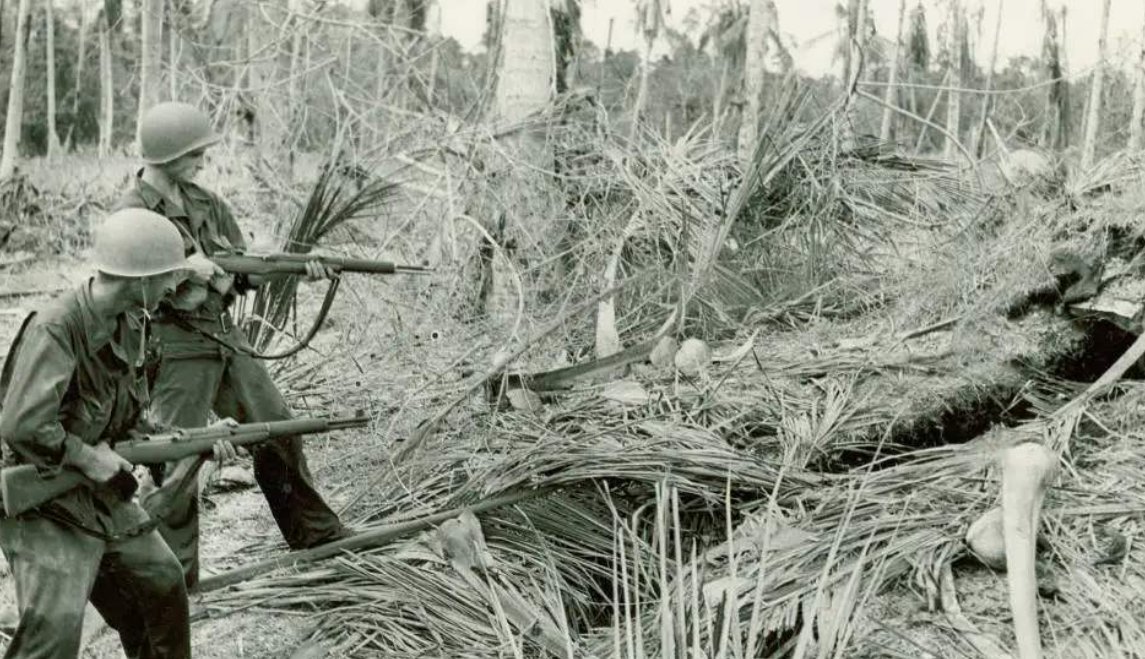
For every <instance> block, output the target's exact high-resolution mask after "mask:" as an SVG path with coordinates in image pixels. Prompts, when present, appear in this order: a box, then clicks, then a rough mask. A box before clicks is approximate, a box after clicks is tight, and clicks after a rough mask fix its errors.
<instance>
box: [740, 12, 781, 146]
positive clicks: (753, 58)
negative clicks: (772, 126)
mask: <svg viewBox="0 0 1145 659" xmlns="http://www.w3.org/2000/svg"><path fill="white" fill-rule="evenodd" d="M773 29H775V5H774V4H773V3H772V1H771V0H752V1H751V8H750V9H749V13H748V21H747V35H746V41H747V57H746V59H745V61H744V74H743V75H744V93H745V95H746V96H747V99H746V101H747V102H746V104H745V107H744V113H743V116H742V117H741V118H740V126H739V141H738V151H739V159H740V163H742V164H744V165H745V166H746V165H747V163H748V161H749V160H751V153H752V150H753V149H754V148H755V140H756V130H757V129H758V127H759V118H760V114H761V108H762V106H763V87H764V81H765V79H766V77H767V37H768V34H769V33H770V32H771V31H772V30H773Z"/></svg>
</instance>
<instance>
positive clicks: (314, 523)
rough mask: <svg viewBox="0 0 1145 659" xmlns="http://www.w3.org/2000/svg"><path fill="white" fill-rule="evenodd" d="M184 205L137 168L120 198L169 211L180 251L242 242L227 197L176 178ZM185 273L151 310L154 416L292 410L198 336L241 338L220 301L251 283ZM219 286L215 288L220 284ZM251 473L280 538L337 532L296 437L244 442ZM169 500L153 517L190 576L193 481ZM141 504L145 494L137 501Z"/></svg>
mask: <svg viewBox="0 0 1145 659" xmlns="http://www.w3.org/2000/svg"><path fill="white" fill-rule="evenodd" d="M174 185H177V186H178V188H179V192H180V194H181V196H182V198H183V200H184V201H183V207H182V208H180V207H179V206H177V205H175V204H172V203H171V202H170V201H169V200H167V199H166V198H165V197H164V196H163V194H162V193H160V192H159V191H158V190H156V189H155V188H154V187H152V186H151V185H149V184H148V183H146V182H145V181H143V179H142V177H141V173H140V175H137V176H136V178H135V181H134V184H133V186H132V188H131V189H130V190H129V191H128V192H127V193H126V194H125V195H124V197H123V198H122V199H120V201H119V204H118V205H117V207H118V208H146V209H149V210H152V211H155V212H157V213H159V214H161V215H163V216H165V217H167V218H168V219H169V220H171V222H172V223H174V225H175V226H176V227H178V229H179V232H180V233H181V234H182V235H183V241H184V246H185V248H186V253H187V254H188V255H190V254H192V253H196V252H197V253H202V254H204V255H206V256H210V255H212V254H215V253H217V252H221V251H228V250H235V249H239V250H241V249H243V248H244V247H245V241H244V240H243V236H242V233H241V231H240V230H239V227H238V224H237V222H236V221H235V219H234V216H233V215H232V214H231V212H230V209H229V208H228V207H227V205H226V203H225V202H223V201H222V200H221V199H220V198H218V197H217V196H215V195H214V194H212V193H210V192H208V191H207V190H204V189H203V188H201V187H199V186H197V185H194V184H192V183H186V182H184V183H174ZM225 284H227V285H223V286H210V285H206V284H203V283H201V282H195V281H191V280H188V281H186V282H184V283H183V284H182V285H181V286H180V289H179V290H178V291H176V294H175V295H174V297H173V300H172V302H171V303H170V304H167V305H165V306H163V307H161V308H160V310H159V313H157V314H156V316H155V333H156V336H157V337H158V339H159V344H160V359H159V364H158V367H157V369H156V370H155V373H154V379H153V382H152V390H151V398H152V404H153V406H154V410H155V419H156V421H158V422H160V423H163V424H168V425H172V426H176V427H187V428H191V427H195V428H197V427H201V426H205V425H207V421H208V418H207V417H208V414H209V413H210V412H211V410H214V411H215V413H216V414H217V415H218V416H219V417H220V418H225V417H231V418H233V419H235V420H236V421H238V422H240V423H254V422H262V421H279V420H284V419H289V418H291V416H292V415H291V412H290V408H289V407H288V406H287V404H286V401H285V400H284V399H283V397H282V394H281V393H279V391H278V389H277V388H276V387H275V385H274V382H273V381H272V380H271V378H270V375H269V374H268V373H267V371H266V368H265V367H264V366H263V365H262V364H260V363H259V362H258V361H256V360H255V359H253V358H252V357H250V356H248V355H246V354H243V353H242V352H236V351H234V350H231V349H230V348H228V347H225V346H223V345H221V344H220V343H218V342H216V341H212V340H211V339H210V338H207V337H206V336H204V334H206V335H211V336H214V337H217V338H220V339H222V340H223V341H224V342H225V343H227V344H230V345H237V346H243V347H248V344H247V341H246V337H245V336H244V335H243V333H242V331H241V330H240V329H238V328H236V327H235V325H234V321H233V319H232V317H231V314H230V311H229V310H228V308H229V306H230V304H231V302H232V300H233V295H234V293H233V292H232V291H237V292H243V291H245V290H249V289H250V288H251V287H250V286H249V284H248V283H247V282H245V281H244V279H243V278H237V279H236V280H235V281H234V282H233V287H231V286H229V284H230V282H225ZM221 291H222V292H221ZM251 452H252V455H253V457H254V476H255V479H256V480H257V481H258V484H259V487H260V488H261V489H262V492H263V495H264V496H265V497H266V501H267V503H268V504H269V506H270V511H271V514H272V515H273V516H274V519H275V521H276V522H277V523H278V528H279V529H280V530H281V531H282V535H283V537H284V538H285V539H286V543H287V544H288V545H289V546H290V547H291V548H292V549H300V548H305V547H312V546H315V545H318V544H322V543H324V542H328V541H330V540H334V539H337V538H341V537H344V536H345V535H346V529H345V527H343V526H342V524H341V522H340V521H339V520H338V516H337V514H335V513H334V511H333V510H331V509H330V507H329V506H328V505H327V504H326V502H325V501H324V500H323V499H322V496H321V495H320V494H319V493H318V490H317V489H316V488H315V486H314V482H313V478H312V476H311V474H310V470H309V468H308V466H307V464H306V456H305V455H304V454H303V452H302V438H301V437H297V436H295V437H288V438H283V439H281V440H276V441H274V442H268V443H266V444H262V445H260V446H259V447H257V448H254V449H253V450H252V451H251ZM181 503H182V505H176V506H174V507H173V508H172V509H171V511H170V513H169V514H168V515H166V516H165V518H164V519H163V521H162V523H161V524H160V526H159V531H160V533H161V534H162V535H163V538H164V539H165V540H167V542H168V544H169V545H170V546H171V549H172V550H173V551H174V552H175V555H176V556H178V557H179V561H180V562H181V563H182V564H183V569H184V574H185V576H186V579H187V585H188V586H189V587H193V586H194V585H195V584H196V583H197V582H198V573H199V558H198V555H199V509H198V499H197V497H196V496H194V490H193V489H192V490H191V492H190V493H189V495H188V496H187V497H185V499H184V501H183V502H181ZM145 505H146V502H145Z"/></svg>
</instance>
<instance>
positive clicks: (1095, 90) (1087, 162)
mask: <svg viewBox="0 0 1145 659" xmlns="http://www.w3.org/2000/svg"><path fill="white" fill-rule="evenodd" d="M1098 34H1099V36H1098V38H1097V68H1095V69H1094V70H1093V82H1092V84H1091V85H1090V88H1089V109H1088V112H1087V114H1088V116H1087V117H1086V120H1085V141H1084V142H1083V143H1082V147H1081V167H1082V169H1089V168H1090V167H1092V166H1093V158H1094V154H1095V152H1096V151H1097V130H1098V128H1099V127H1100V125H1101V91H1102V88H1103V87H1104V85H1105V57H1106V41H1107V40H1108V39H1107V37H1108V35H1109V0H1103V1H1102V3H1101V32H1100V33H1098Z"/></svg>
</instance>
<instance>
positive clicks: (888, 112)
mask: <svg viewBox="0 0 1145 659" xmlns="http://www.w3.org/2000/svg"><path fill="white" fill-rule="evenodd" d="M905 30H906V0H899V24H898V30H897V32H896V34H895V43H894V47H893V48H892V49H891V61H890V64H889V67H890V71H889V73H888V74H887V88H886V90H885V91H884V93H883V101H884V102H885V103H886V106H885V107H884V108H883V121H882V124H881V125H880V126H879V140H880V141H882V142H889V141H891V137H892V135H891V131H892V128H893V126H894V123H893V120H894V107H893V106H894V105H895V96H896V94H895V92H896V91H897V85H898V77H899V66H900V63H899V60H901V59H902V48H903V32H904V31H905Z"/></svg>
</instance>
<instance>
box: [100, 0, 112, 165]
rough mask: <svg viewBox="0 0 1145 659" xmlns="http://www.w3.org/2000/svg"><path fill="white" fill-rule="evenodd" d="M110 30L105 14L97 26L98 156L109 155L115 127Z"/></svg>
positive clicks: (110, 26)
mask: <svg viewBox="0 0 1145 659" xmlns="http://www.w3.org/2000/svg"><path fill="white" fill-rule="evenodd" d="M111 30H112V25H111V24H110V23H109V22H108V16H107V14H106V13H105V14H104V15H103V18H102V20H101V21H100V26H99V99H100V102H99V156H100V157H101V158H105V157H107V155H108V154H110V153H111V137H112V131H113V129H114V127H115V89H114V88H113V84H114V81H113V80H112V78H111Z"/></svg>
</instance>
